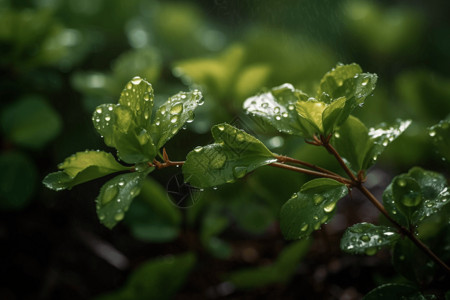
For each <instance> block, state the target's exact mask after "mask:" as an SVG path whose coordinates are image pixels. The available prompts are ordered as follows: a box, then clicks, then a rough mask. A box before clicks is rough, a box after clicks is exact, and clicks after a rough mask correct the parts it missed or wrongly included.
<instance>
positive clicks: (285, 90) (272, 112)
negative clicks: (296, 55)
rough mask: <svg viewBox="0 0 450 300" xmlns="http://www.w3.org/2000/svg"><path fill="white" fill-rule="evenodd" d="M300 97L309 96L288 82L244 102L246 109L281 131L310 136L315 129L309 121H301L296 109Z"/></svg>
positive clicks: (306, 97) (305, 98)
mask: <svg viewBox="0 0 450 300" xmlns="http://www.w3.org/2000/svg"><path fill="white" fill-rule="evenodd" d="M300 99H303V100H305V101H306V100H307V99H308V96H307V95H306V94H304V93H303V92H301V91H299V90H296V89H295V88H294V87H293V86H292V85H291V84H288V83H286V84H283V85H280V86H278V87H274V88H272V89H271V90H270V91H269V92H267V93H262V94H259V95H256V96H253V97H250V98H248V99H247V100H245V102H244V109H245V110H246V111H247V113H249V114H251V115H253V116H255V117H256V118H258V119H259V120H260V121H261V122H263V123H268V124H269V125H271V126H272V127H274V128H276V129H277V130H279V131H281V132H284V133H288V134H293V135H300V136H309V135H310V132H314V129H313V128H312V127H311V126H310V125H309V124H308V123H307V124H302V123H301V122H300V121H299V119H298V114H297V111H296V109H295V105H296V103H297V102H298V101H299V100H300Z"/></svg>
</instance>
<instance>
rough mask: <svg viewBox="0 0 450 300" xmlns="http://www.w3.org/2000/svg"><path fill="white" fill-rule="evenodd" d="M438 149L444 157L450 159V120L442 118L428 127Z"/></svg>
mask: <svg viewBox="0 0 450 300" xmlns="http://www.w3.org/2000/svg"><path fill="white" fill-rule="evenodd" d="M428 135H429V136H430V137H431V139H432V141H433V144H434V146H435V147H436V150H437V151H438V152H439V154H440V155H442V158H444V159H446V160H447V161H450V120H449V119H447V120H442V121H440V122H439V123H438V124H436V125H434V126H431V127H430V128H429V129H428Z"/></svg>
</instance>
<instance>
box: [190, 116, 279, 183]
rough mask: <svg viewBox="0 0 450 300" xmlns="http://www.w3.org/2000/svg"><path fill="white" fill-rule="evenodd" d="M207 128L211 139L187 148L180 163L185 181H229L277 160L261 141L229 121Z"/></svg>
mask: <svg viewBox="0 0 450 300" xmlns="http://www.w3.org/2000/svg"><path fill="white" fill-rule="evenodd" d="M211 132H212V135H213V138H214V141H215V143H214V144H210V145H207V146H204V147H197V148H195V149H194V150H193V151H191V152H189V154H188V155H187V157H186V162H185V164H184V165H183V174H184V178H185V181H186V182H189V183H191V184H192V185H194V186H196V187H202V188H204V187H213V186H217V185H221V184H224V183H231V182H234V181H235V180H237V179H240V178H242V177H244V176H245V175H246V174H247V173H249V172H251V171H253V170H255V169H256V168H258V167H261V166H263V165H267V164H270V163H272V162H275V161H276V160H277V159H276V158H275V154H273V153H272V152H270V151H269V149H267V148H266V146H264V144H263V143H262V142H261V141H259V140H258V139H256V138H255V137H253V136H251V135H249V134H248V133H246V132H245V131H243V130H240V129H237V128H235V127H233V126H231V125H229V124H226V123H222V124H219V125H215V126H214V127H213V128H212V129H211Z"/></svg>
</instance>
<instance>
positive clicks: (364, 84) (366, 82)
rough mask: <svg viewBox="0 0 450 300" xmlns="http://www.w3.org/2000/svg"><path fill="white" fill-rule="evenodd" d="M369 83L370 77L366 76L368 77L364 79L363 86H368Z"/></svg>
mask: <svg viewBox="0 0 450 300" xmlns="http://www.w3.org/2000/svg"><path fill="white" fill-rule="evenodd" d="M368 83H369V79H368V78H366V79H364V80H363V82H361V85H362V86H366V85H367V84H368Z"/></svg>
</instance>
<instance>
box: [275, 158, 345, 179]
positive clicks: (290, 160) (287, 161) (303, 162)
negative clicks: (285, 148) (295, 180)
mask: <svg viewBox="0 0 450 300" xmlns="http://www.w3.org/2000/svg"><path fill="white" fill-rule="evenodd" d="M277 159H278V161H279V162H281V163H293V164H298V165H302V166H305V167H308V168H311V169H315V170H317V171H319V172H322V173H327V174H330V175H334V176H336V177H338V176H340V175H339V174H336V173H334V172H331V171H329V170H327V169H324V168H321V167H319V166H316V165H314V164H310V163H308V162H305V161H301V160H298V159H295V158H292V157H289V156H281V155H279V156H277Z"/></svg>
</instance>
